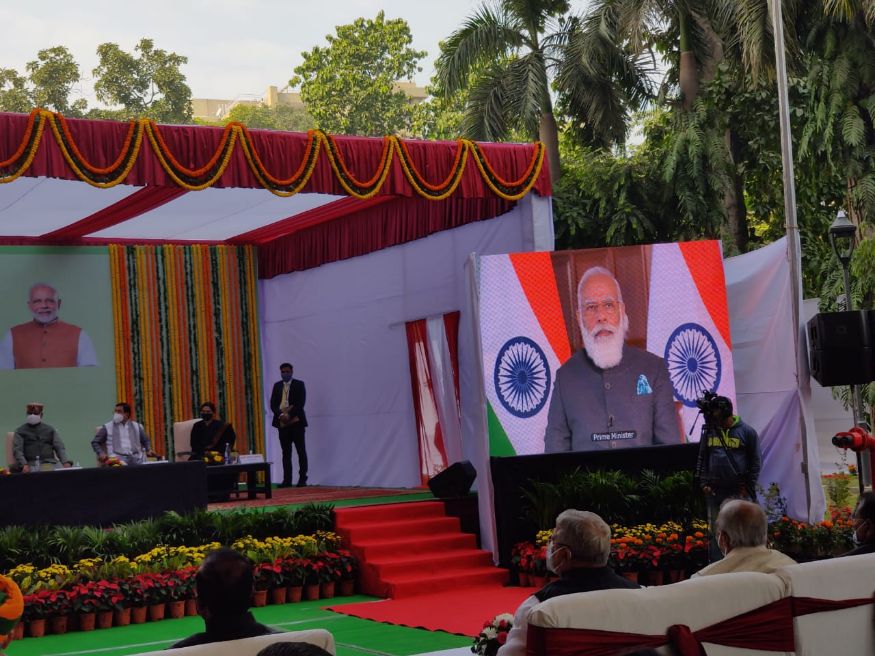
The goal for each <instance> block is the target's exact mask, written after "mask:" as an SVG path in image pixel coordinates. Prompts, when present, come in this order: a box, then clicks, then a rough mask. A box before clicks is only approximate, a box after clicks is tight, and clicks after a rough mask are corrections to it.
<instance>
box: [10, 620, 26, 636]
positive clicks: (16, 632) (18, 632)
mask: <svg viewBox="0 0 875 656" xmlns="http://www.w3.org/2000/svg"><path fill="white" fill-rule="evenodd" d="M12 639H13V640H22V639H24V622H19V623H18V624H16V625H15V628H14V629H12Z"/></svg>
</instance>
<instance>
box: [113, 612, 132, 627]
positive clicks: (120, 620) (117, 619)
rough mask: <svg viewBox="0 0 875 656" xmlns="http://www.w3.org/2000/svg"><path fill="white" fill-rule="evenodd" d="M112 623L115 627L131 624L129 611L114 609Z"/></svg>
mask: <svg viewBox="0 0 875 656" xmlns="http://www.w3.org/2000/svg"><path fill="white" fill-rule="evenodd" d="M112 621H113V623H114V624H115V625H116V626H127V625H128V624H130V623H131V609H130V608H120V609H116V611H115V613H113V616H112Z"/></svg>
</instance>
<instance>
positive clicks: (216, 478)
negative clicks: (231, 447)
mask: <svg viewBox="0 0 875 656" xmlns="http://www.w3.org/2000/svg"><path fill="white" fill-rule="evenodd" d="M272 464H273V463H270V462H246V463H243V462H236V463H234V464H232V465H211V466H209V467H207V486H208V488H209V490H210V496H213V495H217V496H222V490H221V489H217V486H216V483H218V482H220V481H221V480H222V479H225V480H233V482H234V483H235V484H236V482H237V479H238V478H239V477H240V474H243V473H245V474H246V492H247V497H248V498H249V499H254V498H255V497H256V496H257V495H258V494H259V493H260V494H263V495H264V498H265V499H270V498H272V497H273V492H272V490H271V487H270V466H271V465H272ZM258 472H262V473H263V474H264V485H259V484H258ZM211 483H212V485H211ZM233 491H235V492H236V487H235V488H234V490H233ZM225 493H227V490H226V491H225Z"/></svg>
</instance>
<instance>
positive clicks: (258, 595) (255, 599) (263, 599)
mask: <svg viewBox="0 0 875 656" xmlns="http://www.w3.org/2000/svg"><path fill="white" fill-rule="evenodd" d="M252 605H253V606H255V607H256V608H261V607H262V606H267V590H256V591H255V592H254V593H253V595H252Z"/></svg>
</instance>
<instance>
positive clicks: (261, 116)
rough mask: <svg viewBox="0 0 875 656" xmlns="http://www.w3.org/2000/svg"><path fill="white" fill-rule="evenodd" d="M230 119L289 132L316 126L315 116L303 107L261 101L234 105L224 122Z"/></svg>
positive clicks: (253, 126)
mask: <svg viewBox="0 0 875 656" xmlns="http://www.w3.org/2000/svg"><path fill="white" fill-rule="evenodd" d="M230 121H237V122H239V123H242V124H243V125H245V126H246V127H248V128H261V129H264V130H286V131H288V132H306V131H307V130H310V129H312V128H313V127H315V123H314V122H313V117H311V116H310V114H308V113H307V110H306V109H304V108H303V107H290V106H288V105H277V106H276V107H268V106H267V105H263V104H261V103H259V104H257V105H252V104H245V103H240V104H237V105H234V107H232V108H231V111H230V112H229V113H228V118H227V120H225V121H224V122H225V123H229V122H230Z"/></svg>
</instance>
